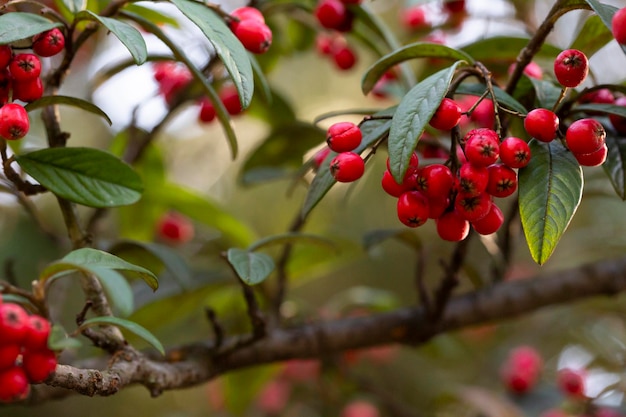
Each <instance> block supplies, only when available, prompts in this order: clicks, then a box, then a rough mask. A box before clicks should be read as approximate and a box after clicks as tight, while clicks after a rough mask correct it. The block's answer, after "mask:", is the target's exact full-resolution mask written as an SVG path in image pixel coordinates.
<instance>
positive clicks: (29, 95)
mask: <svg viewBox="0 0 626 417" xmlns="http://www.w3.org/2000/svg"><path fill="white" fill-rule="evenodd" d="M42 96H43V83H42V82H41V78H39V77H37V78H35V79H32V80H27V81H15V82H14V83H13V100H20V101H24V102H27V103H30V102H31V101H35V100H38V99H40V98H41V97H42Z"/></svg>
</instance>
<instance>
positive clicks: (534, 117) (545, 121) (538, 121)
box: [524, 108, 559, 142]
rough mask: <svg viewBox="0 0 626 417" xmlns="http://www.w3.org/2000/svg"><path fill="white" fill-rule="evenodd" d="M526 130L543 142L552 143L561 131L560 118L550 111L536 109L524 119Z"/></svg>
mask: <svg viewBox="0 0 626 417" xmlns="http://www.w3.org/2000/svg"><path fill="white" fill-rule="evenodd" d="M524 129H525V130H526V132H527V133H528V134H529V135H530V136H532V137H533V138H535V139H537V140H539V141H541V142H551V141H552V140H553V139H554V138H555V137H556V132H557V130H558V129H559V118H558V116H557V115H556V114H555V113H554V112H552V111H550V110H548V109H542V108H539V109H534V110H531V111H529V112H528V114H527V115H526V118H525V119H524Z"/></svg>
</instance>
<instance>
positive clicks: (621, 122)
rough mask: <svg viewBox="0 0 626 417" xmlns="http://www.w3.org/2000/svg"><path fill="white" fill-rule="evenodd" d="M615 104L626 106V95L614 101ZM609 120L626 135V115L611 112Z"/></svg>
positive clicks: (618, 131)
mask: <svg viewBox="0 0 626 417" xmlns="http://www.w3.org/2000/svg"><path fill="white" fill-rule="evenodd" d="M613 105H615V106H622V107H626V97H619V98H617V99H616V100H615V102H614V103H613ZM609 121H610V122H611V124H612V125H613V127H614V128H615V130H616V131H617V133H619V134H621V135H626V117H622V116H618V115H616V114H609Z"/></svg>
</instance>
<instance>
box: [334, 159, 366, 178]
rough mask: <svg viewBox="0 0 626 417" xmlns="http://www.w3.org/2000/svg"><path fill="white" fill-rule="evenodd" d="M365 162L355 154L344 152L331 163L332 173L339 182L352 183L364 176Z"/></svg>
mask: <svg viewBox="0 0 626 417" xmlns="http://www.w3.org/2000/svg"><path fill="white" fill-rule="evenodd" d="M364 172H365V161H363V158H361V155H359V154H357V153H354V152H342V153H340V154H339V155H337V156H336V157H335V158H333V160H332V161H330V173H331V175H332V176H333V177H334V178H335V180H337V181H338V182H352V181H356V180H358V179H359V178H361V177H362V176H363V173H364Z"/></svg>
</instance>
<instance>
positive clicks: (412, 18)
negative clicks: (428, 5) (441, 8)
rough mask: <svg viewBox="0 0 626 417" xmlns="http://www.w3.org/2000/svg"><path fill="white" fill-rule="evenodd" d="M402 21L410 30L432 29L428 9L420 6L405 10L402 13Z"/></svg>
mask: <svg viewBox="0 0 626 417" xmlns="http://www.w3.org/2000/svg"><path fill="white" fill-rule="evenodd" d="M400 21H401V23H402V25H403V26H404V27H406V28H407V29H409V30H420V29H425V28H428V27H430V24H429V23H428V18H427V16H426V9H425V8H424V7H423V6H420V5H417V6H413V7H409V8H407V9H405V10H403V11H402V12H401V13H400Z"/></svg>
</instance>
